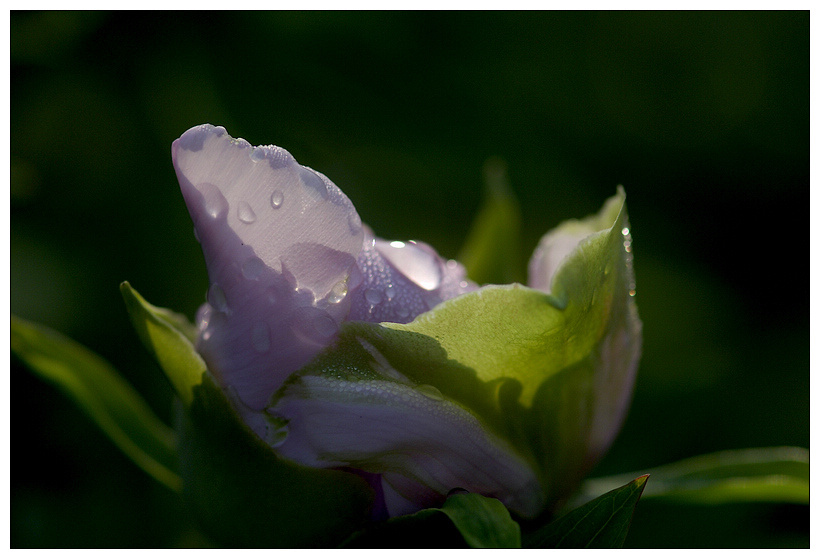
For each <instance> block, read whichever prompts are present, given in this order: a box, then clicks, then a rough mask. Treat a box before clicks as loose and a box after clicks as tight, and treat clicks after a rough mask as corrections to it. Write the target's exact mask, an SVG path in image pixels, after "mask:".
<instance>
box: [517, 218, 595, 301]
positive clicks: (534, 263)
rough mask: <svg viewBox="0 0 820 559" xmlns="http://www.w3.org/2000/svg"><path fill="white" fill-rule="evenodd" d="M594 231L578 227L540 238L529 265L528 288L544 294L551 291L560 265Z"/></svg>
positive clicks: (551, 232) (552, 232)
mask: <svg viewBox="0 0 820 559" xmlns="http://www.w3.org/2000/svg"><path fill="white" fill-rule="evenodd" d="M594 232H595V230H593V229H590V228H587V227H578V228H575V229H572V230H569V231H567V230H563V229H562V230H555V231H550V232H549V233H547V234H546V235H544V236H543V237H542V238H541V241H540V242H539V243H538V246H537V247H536V249H535V252H534V253H533V255H532V258H531V259H530V264H529V286H530V287H532V288H534V289H539V290H541V291H544V292H545V293H550V292H551V291H552V278H553V277H555V272H556V271H558V268H559V267H560V266H561V263H562V262H563V261H564V259H566V257H567V256H569V255H570V254H571V253H572V251H573V250H575V248H576V247H577V246H578V243H580V242H581V241H583V240H584V239H585V238H587V237H588V236H589V235H591V234H592V233H594Z"/></svg>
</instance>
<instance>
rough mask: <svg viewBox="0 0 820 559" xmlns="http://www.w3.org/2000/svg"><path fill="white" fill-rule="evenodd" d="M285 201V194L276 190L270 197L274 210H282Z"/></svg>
mask: <svg viewBox="0 0 820 559" xmlns="http://www.w3.org/2000/svg"><path fill="white" fill-rule="evenodd" d="M284 201H285V194H284V193H283V192H282V191H281V190H279V189H276V190H274V191H273V192H272V193H271V195H270V206H271V207H272V208H273V209H274V210H278V209H279V208H281V207H282V202H284Z"/></svg>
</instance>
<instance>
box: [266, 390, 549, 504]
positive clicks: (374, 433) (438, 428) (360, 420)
mask: <svg viewBox="0 0 820 559" xmlns="http://www.w3.org/2000/svg"><path fill="white" fill-rule="evenodd" d="M270 411H271V412H272V413H273V414H274V415H276V416H278V417H282V418H284V419H286V420H287V421H288V426H287V427H288V433H287V437H286V438H285V440H284V442H283V443H281V445H279V446H277V451H278V452H279V453H280V454H281V455H283V456H285V457H287V458H290V459H292V460H295V461H297V462H299V463H302V464H306V465H308V466H315V467H343V466H344V467H352V468H357V469H361V470H364V471H367V472H372V473H381V474H384V475H383V482H384V489H385V504H386V505H387V508H388V512H389V513H390V515H391V516H395V515H396V514H402V513H405V512H408V511H409V510H410V509H412V510H418V509H420V508H423V507H425V506H431V505H433V504H440V503H441V502H443V500H444V499H445V498H446V496H447V494H448V493H449V492H450V491H451V490H453V489H455V488H462V489H466V490H467V491H471V492H475V493H480V494H482V495H486V496H490V497H496V498H498V499H499V500H500V501H501V502H503V503H504V504H505V505H506V506H508V507H509V508H510V509H512V510H514V511H516V512H517V513H519V514H521V515H523V516H534V515H536V514H537V513H538V512H540V510H541V508H542V506H543V504H544V503H543V498H544V496H543V493H542V491H541V488H540V485H539V481H538V479H537V477H536V474H535V473H534V470H533V468H532V467H531V466H530V465H529V464H528V463H527V462H526V461H525V460H523V459H522V458H521V457H519V455H518V454H517V453H516V452H515V451H513V450H512V448H511V447H509V445H508V444H507V443H505V442H504V441H502V440H501V439H500V438H498V437H496V436H495V435H493V434H492V433H491V432H490V431H488V430H487V429H486V428H485V427H484V426H483V425H482V424H481V423H480V422H479V421H478V420H477V419H476V418H475V417H474V416H473V415H472V414H471V413H470V412H468V411H467V410H465V409H464V408H462V407H461V406H459V405H457V404H455V403H454V402H451V401H449V400H448V399H446V398H444V397H443V396H442V395H441V394H440V393H439V392H438V391H437V390H436V389H435V388H433V387H425V386H421V387H419V386H410V385H407V384H404V383H403V382H400V381H398V380H397V381H390V380H377V379H370V380H345V379H342V378H337V377H334V376H313V375H302V376H300V377H298V378H297V379H294V380H293V381H291V382H289V383H288V384H287V385H285V387H283V390H282V391H280V393H278V394H277V400H276V401H275V403H274V405H273V407H272V408H271V409H270ZM433 501H435V502H433Z"/></svg>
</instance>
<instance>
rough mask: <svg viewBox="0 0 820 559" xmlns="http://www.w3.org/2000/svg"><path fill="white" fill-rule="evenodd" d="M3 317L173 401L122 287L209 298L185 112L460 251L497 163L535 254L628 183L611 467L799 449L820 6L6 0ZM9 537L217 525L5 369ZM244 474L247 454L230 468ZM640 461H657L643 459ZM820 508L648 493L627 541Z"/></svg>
mask: <svg viewBox="0 0 820 559" xmlns="http://www.w3.org/2000/svg"><path fill="white" fill-rule="evenodd" d="M10 17H11V41H10V44H11V129H10V138H11V189H10V190H11V225H10V248H11V272H10V284H11V285H10V299H11V311H12V312H13V313H15V314H17V315H19V316H21V317H23V318H26V319H29V320H34V321H39V322H42V323H44V324H46V325H48V326H51V327H53V328H55V329H57V330H60V331H62V332H64V333H65V334H67V335H69V336H71V337H73V338H75V339H76V340H78V341H80V342H81V343H83V344H85V345H87V346H88V347H90V348H92V349H93V350H95V351H97V352H99V353H100V354H102V355H103V356H104V357H106V358H107V359H108V360H109V361H111V362H112V363H113V364H114V365H115V366H116V367H117V368H118V369H119V370H120V371H121V372H122V374H123V375H124V376H125V377H126V378H127V379H128V380H129V381H130V382H131V383H132V384H133V385H134V386H135V387H136V388H137V389H138V390H139V391H140V392H141V393H142V394H143V395H144V396H145V397H146V399H147V400H148V402H149V403H150V405H151V407H152V408H153V409H154V410H155V411H156V412H157V413H158V414H159V415H160V416H161V417H162V418H164V419H165V420H167V421H169V422H170V421H171V417H172V413H171V408H172V394H171V389H170V388H169V386H168V384H167V383H166V381H165V380H164V378H163V376H162V374H161V373H160V371H159V370H158V368H157V367H156V366H155V365H154V364H153V362H152V361H151V360H150V358H149V357H148V355H147V354H146V353H145V352H144V350H143V349H142V347H141V346H140V345H139V342H138V340H137V338H136V336H135V335H134V333H133V331H132V329H131V326H130V323H129V322H128V318H127V316H126V313H125V310H124V306H123V304H122V301H121V298H120V293H119V290H118V285H119V283H120V282H121V281H123V280H129V281H130V282H131V284H132V285H133V286H134V287H136V288H137V289H138V290H139V291H140V292H141V293H142V294H143V295H145V297H146V298H147V299H148V300H149V301H151V302H153V303H155V304H158V305H162V306H170V307H173V308H175V309H177V310H179V311H182V312H184V313H185V314H187V315H188V316H189V317H191V316H193V314H194V312H195V310H196V308H197V306H198V305H199V304H200V303H201V302H202V301H203V300H204V294H205V289H206V287H207V278H206V274H205V267H204V264H203V261H202V257H201V253H200V250H199V246H198V244H197V243H196V241H195V240H194V237H193V234H192V225H191V221H190V219H189V217H188V214H187V211H186V209H185V206H184V204H183V200H182V197H181V195H180V193H179V190H178V186H177V183H176V179H175V176H174V172H173V169H172V166H171V158H170V145H171V142H172V141H173V140H174V139H175V138H176V137H178V136H179V135H180V134H181V133H182V132H184V131H185V130H186V129H187V128H189V127H190V126H193V125H196V124H200V123H203V122H210V123H213V124H221V125H224V126H225V127H226V128H227V129H228V131H229V133H230V134H231V135H233V136H235V137H236V136H241V137H243V138H246V139H247V140H248V141H250V142H251V143H254V144H268V143H275V144H278V145H281V146H284V147H286V148H287V149H288V150H289V151H291V153H293V154H294V156H295V157H296V158H297V159H298V160H299V161H300V162H301V163H304V164H306V165H309V166H311V167H313V168H316V169H318V170H320V171H322V172H324V173H325V174H326V175H328V176H329V177H330V178H331V179H332V180H333V181H334V182H336V184H338V185H339V186H340V187H341V188H342V189H343V190H344V191H345V193H346V194H347V195H348V196H349V197H350V198H351V200H352V201H353V202H354V204H355V205H356V207H357V209H358V211H359V213H360V215H361V216H362V219H363V220H364V221H365V222H367V223H369V224H370V225H371V226H372V227H373V229H374V230H375V231H376V232H378V233H379V234H380V235H381V236H383V237H386V238H396V239H410V238H413V239H420V240H424V241H427V242H429V243H431V244H433V245H434V246H435V247H437V248H438V250H439V251H440V252H441V253H442V254H443V255H445V256H447V257H454V256H456V255H457V253H458V251H459V248H460V246H461V244H462V242H463V241H464V239H465V236H466V234H467V231H468V228H469V224H470V223H471V220H472V218H473V216H474V215H475V212H476V210H477V208H478V207H479V204H480V202H481V188H482V178H481V169H482V165H483V163H484V161H485V160H487V158H489V157H491V156H498V157H501V158H502V159H503V160H504V161H506V163H507V165H508V169H509V175H510V180H511V182H512V185H513V188H514V190H515V193H516V194H517V196H518V198H519V199H520V201H521V206H522V214H523V221H524V224H523V225H524V229H523V234H524V239H523V246H522V252H523V253H524V254H527V255H528V254H529V253H530V252H531V251H532V249H533V248H534V247H535V245H536V243H537V241H538V238H539V237H540V235H542V234H543V233H544V232H546V230H547V229H549V228H551V227H553V226H555V225H556V224H558V223H559V222H560V221H561V220H563V219H566V218H569V217H582V216H585V215H587V214H589V213H591V212H594V211H596V210H597V209H598V208H599V207H600V205H601V203H602V202H603V201H604V199H605V198H606V197H608V196H610V195H612V194H613V193H614V192H615V187H616V185H618V184H623V185H624V186H625V188H626V191H627V195H628V204H629V211H630V216H631V225H632V232H633V235H634V247H635V271H636V274H637V282H638V299H637V301H638V305H639V309H640V313H641V317H642V319H643V322H644V332H645V334H644V335H645V344H644V355H643V361H642V364H641V368H640V371H639V376H638V382H637V387H636V390H635V397H634V405H633V407H632V410H631V412H630V415H629V417H628V420H627V423H626V425H625V427H624V430H623V432H622V434H621V436H620V437H619V439H618V440H617V441H616V443H615V446H614V447H613V449H612V451H611V453H610V454H609V455H608V456H607V457H606V458H605V459H604V461H603V462H602V463H601V464H600V465H599V467H598V468H597V469H596V471H595V472H594V473H595V474H599V475H604V474H610V473H618V472H623V471H631V470H641V469H646V470H647V471H651V467H652V466H657V465H660V464H664V463H667V462H670V461H674V460H677V459H681V458H685V457H688V456H692V455H695V454H700V453H706V452H711V451H716V450H722V449H731V448H745V447H758V446H772V445H799V446H804V447H808V446H809V310H808V309H809V307H808V302H809V301H808V299H809V283H808V280H809V264H808V262H809V261H808V258H807V256H808V254H807V250H806V249H807V248H808V235H807V234H808V222H809V209H808V202H809V15H808V12H742V13H731V12H696V13H675V12H660V13H652V12H640V13H630V12H611V13H597V12H578V13H574V12H573V13H563V12H526V13H523V12H518V13H506V12H500V13H499V12H491V13H485V12H466V13H465V12H459V13H450V12H434V13H426V12H410V13H404V12H384V13H360V12H330V13H325V12H273V13H259V12H244V13H230V12H218V13H176V12H162V13H148V12H138V13H133V12H114V13H95V12H80V13H72V12H56V13H54V12H33V13H21V12H12V13H11V16H10ZM10 382H11V390H12V392H11V403H12V410H11V417H12V422H11V442H10V445H11V456H12V461H11V480H10V482H11V521H10V526H11V545H12V547H132V546H137V547H165V546H189V545H197V544H199V543H201V540H200V539H199V537H198V536H197V534H196V531H195V529H194V528H193V527H192V526H191V524H190V522H189V521H188V520H187V519H186V516H185V514H184V510H183V509H182V507H181V505H180V503H179V502H178V500H177V499H176V497H175V496H174V495H172V494H171V493H170V492H169V491H168V490H166V489H165V488H164V487H161V486H159V485H158V484H156V483H155V482H153V481H152V480H151V479H150V478H148V477H147V476H146V475H145V474H143V472H142V471H141V470H139V469H138V468H137V467H136V466H134V465H132V464H131V462H129V461H128V459H126V458H125V457H124V456H123V455H121V454H120V452H119V451H118V450H117V449H116V448H115V447H114V446H113V444H111V443H110V442H109V441H108V440H107V439H106V438H105V437H104V436H103V435H102V434H101V433H100V431H99V430H98V429H97V428H96V427H95V426H94V425H93V424H92V423H91V422H90V421H89V420H88V419H86V417H85V416H84V415H83V414H82V413H81V412H79V411H78V410H77V409H76V408H75V407H74V406H73V404H71V403H70V402H69V401H67V399H66V398H64V396H63V395H62V394H61V393H59V392H58V391H57V390H55V389H54V388H53V387H51V386H50V385H48V384H46V383H44V382H42V381H40V380H38V379H37V378H35V377H34V376H33V375H31V374H30V373H28V372H27V371H26V370H25V369H23V368H22V367H21V366H19V364H18V363H17V362H15V361H12V369H11V381H10ZM237 475H241V472H237ZM650 483H651V480H650ZM808 517H809V514H808V507H804V506H784V505H765V504H754V505H731V506H728V505H727V506H719V507H702V506H694V505H689V506H680V505H675V506H672V505H664V504H660V503H652V502H650V501H645V502H642V503H640V504H639V505H638V509H637V512H636V515H635V518H634V522H633V525H632V530H631V532H630V535H629V537H628V539H627V542H626V543H627V545H628V546H634V547H653V546H662V547H689V546H696V547H721V546H733V547H758V546H807V545H808V542H809V536H808V533H809V528H808Z"/></svg>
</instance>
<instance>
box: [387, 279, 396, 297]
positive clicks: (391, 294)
mask: <svg viewBox="0 0 820 559" xmlns="http://www.w3.org/2000/svg"><path fill="white" fill-rule="evenodd" d="M384 296H385V297H387V300H388V301H392V300H393V297H395V296H396V288H395V287H393V284H392V283H391V284H390V285H388V286H387V289H385V290H384Z"/></svg>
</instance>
